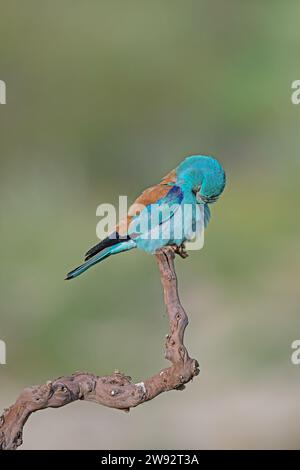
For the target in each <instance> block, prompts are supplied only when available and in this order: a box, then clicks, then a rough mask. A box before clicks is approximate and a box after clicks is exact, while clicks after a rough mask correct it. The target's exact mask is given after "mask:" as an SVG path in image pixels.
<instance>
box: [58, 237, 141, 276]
mask: <svg viewBox="0 0 300 470" xmlns="http://www.w3.org/2000/svg"><path fill="white" fill-rule="evenodd" d="M132 248H136V243H135V242H134V241H133V240H129V241H126V242H122V243H118V244H117V245H114V246H112V247H109V248H107V249H106V250H103V251H101V252H100V253H98V254H97V255H95V256H93V257H92V258H90V259H89V260H87V261H86V262H85V263H83V264H81V265H80V266H78V267H77V268H75V269H73V271H70V272H69V273H68V274H67V277H66V279H67V280H68V279H74V277H77V276H79V275H80V274H82V273H84V272H85V271H86V270H87V269H89V268H91V267H92V266H94V265H95V264H97V263H99V262H100V261H103V260H104V259H106V258H108V257H109V256H111V255H115V254H117V253H121V252H122V251H128V250H132Z"/></svg>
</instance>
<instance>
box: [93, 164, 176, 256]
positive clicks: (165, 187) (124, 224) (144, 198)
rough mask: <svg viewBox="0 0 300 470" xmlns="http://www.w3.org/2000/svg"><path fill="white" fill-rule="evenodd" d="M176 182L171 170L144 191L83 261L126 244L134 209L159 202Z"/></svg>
mask: <svg viewBox="0 0 300 470" xmlns="http://www.w3.org/2000/svg"><path fill="white" fill-rule="evenodd" d="M175 182H176V171H175V170H172V171H171V172H170V173H168V174H167V175H166V176H165V177H164V178H163V179H162V180H161V182H160V183H159V184H156V185H155V186H151V187H150V188H147V189H145V191H143V192H142V194H141V195H140V196H139V197H138V198H137V199H136V200H135V201H134V203H133V204H132V205H131V206H130V207H129V210H128V214H127V217H126V218H125V219H124V220H122V221H121V222H120V223H119V224H118V225H117V226H116V229H115V231H114V232H112V233H111V235H109V236H108V237H106V238H105V239H104V240H102V241H101V242H99V243H97V244H96V245H95V246H93V247H92V248H90V249H89V250H88V251H87V253H86V254H85V260H88V259H89V258H92V257H93V256H95V255H96V254H97V253H99V251H102V250H104V249H105V248H108V247H110V246H113V245H116V244H117V243H121V242H126V241H128V240H129V239H130V237H129V235H128V227H129V224H130V222H131V221H132V219H133V217H134V216H135V215H136V208H137V207H138V206H140V207H141V208H142V207H143V206H149V205H150V204H154V203H156V202H157V201H159V200H161V199H162V198H164V196H166V195H167V194H168V193H169V191H170V189H171V188H172V187H173V186H174V184H175Z"/></svg>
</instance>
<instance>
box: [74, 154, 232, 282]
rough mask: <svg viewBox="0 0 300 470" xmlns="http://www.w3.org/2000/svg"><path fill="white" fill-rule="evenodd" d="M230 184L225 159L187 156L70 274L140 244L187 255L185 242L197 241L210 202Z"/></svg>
mask: <svg viewBox="0 0 300 470" xmlns="http://www.w3.org/2000/svg"><path fill="white" fill-rule="evenodd" d="M225 184H226V177H225V172H224V170H223V168H222V166H221V165H220V163H219V162H218V161H217V160H216V159H214V158H212V157H210V156H204V155H193V156H190V157H187V158H185V159H184V160H183V161H182V162H181V163H180V165H178V166H177V167H176V168H175V169H174V170H172V171H171V172H170V173H168V174H167V175H166V176H165V177H164V178H163V179H162V180H161V182H160V183H158V184H157V185H155V186H152V187H150V188H148V189H146V190H145V191H144V192H143V193H142V194H141V195H140V196H139V197H138V198H137V199H136V200H135V202H134V204H133V205H132V206H131V207H130V208H129V211H128V215H127V218H126V219H125V220H123V221H122V222H121V223H120V224H119V225H117V226H116V228H115V230H114V231H113V233H112V234H111V235H110V236H108V237H107V238H105V239H104V240H102V241H101V242H99V243H97V244H96V245H95V246H93V247H92V248H91V249H90V250H89V251H88V252H87V253H86V255H85V262H84V263H83V264H82V265H80V266H78V267H77V268H75V269H74V270H73V271H71V272H69V273H68V274H67V277H66V279H73V278H75V277H77V276H79V275H80V274H81V273H83V272H84V271H86V270H87V269H89V268H90V267H91V266H94V265H95V264H97V263H99V262H100V261H103V260H104V259H106V258H108V257H109V256H111V255H115V254H117V253H121V252H123V251H128V250H132V249H133V248H139V249H140V250H143V251H145V252H147V253H151V254H155V252H156V251H157V250H159V249H161V248H163V247H165V246H171V247H172V248H173V249H174V251H175V252H176V253H178V254H180V255H181V256H182V257H185V256H187V254H186V252H185V250H184V243H185V242H186V241H189V240H192V239H193V238H194V237H195V236H197V234H198V233H199V232H201V231H202V230H203V228H204V226H205V227H206V226H207V224H208V222H209V219H210V209H209V206H208V205H209V204H211V203H214V202H216V201H217V199H218V198H219V196H220V195H221V194H222V192H223V190H224V188H225Z"/></svg>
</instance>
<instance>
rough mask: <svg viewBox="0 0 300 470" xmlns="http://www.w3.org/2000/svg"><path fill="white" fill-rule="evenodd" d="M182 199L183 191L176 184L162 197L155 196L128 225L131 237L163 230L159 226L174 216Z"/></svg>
mask: <svg viewBox="0 0 300 470" xmlns="http://www.w3.org/2000/svg"><path fill="white" fill-rule="evenodd" d="M182 200H183V192H182V190H181V188H180V187H179V186H176V185H174V186H172V187H169V189H168V192H167V193H166V194H165V195H163V196H162V197H159V196H158V197H155V198H154V199H153V200H151V202H150V203H148V204H146V205H145V206H143V208H142V210H141V211H140V212H139V213H138V214H137V215H135V216H133V217H132V219H131V221H130V223H129V227H128V232H129V236H130V238H133V239H135V238H136V237H138V236H139V235H145V234H146V233H148V234H149V235H150V233H152V231H155V232H156V231H157V230H161V229H160V228H159V227H161V228H162V227H163V226H165V225H166V223H168V222H169V221H170V220H171V219H172V218H173V216H174V214H175V212H176V211H177V210H178V209H179V207H180V204H181V202H182ZM155 205H156V206H157V208H155ZM155 209H157V210H155Z"/></svg>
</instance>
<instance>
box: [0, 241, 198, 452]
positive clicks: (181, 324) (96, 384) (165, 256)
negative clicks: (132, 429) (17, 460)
mask: <svg viewBox="0 0 300 470" xmlns="http://www.w3.org/2000/svg"><path fill="white" fill-rule="evenodd" d="M174 256H175V255H174V250H172V249H171V248H166V249H163V250H161V251H160V252H158V253H157V254H156V259H157V262H158V266H159V271H160V277H161V282H162V285H163V290H164V300H165V304H166V308H167V313H168V317H169V323H170V333H169V334H168V335H167V336H166V344H165V347H166V351H165V357H166V358H167V359H168V360H169V361H171V363H172V365H171V366H170V367H168V368H166V369H162V370H161V371H160V372H158V373H157V374H155V375H153V376H152V377H150V378H148V379H146V380H145V381H144V382H140V383H132V381H131V378H130V377H127V376H125V375H124V374H122V373H121V372H119V371H115V372H114V373H113V374H112V375H109V376H102V377H99V376H97V375H95V374H89V373H86V372H75V373H74V374H72V375H71V376H68V377H59V378H58V379H55V380H52V381H48V382H47V383H46V384H43V385H37V386H32V387H28V388H25V389H24V390H23V391H22V392H21V394H20V396H19V397H18V399H17V400H16V402H15V403H14V404H13V405H12V406H10V408H8V409H6V410H4V413H3V415H2V416H1V417H0V449H16V448H17V447H19V446H20V445H21V444H22V442H23V441H22V436H23V427H24V425H25V423H26V421H27V419H28V418H29V416H30V415H31V413H33V412H35V411H38V410H43V409H45V408H49V407H50V408H59V407H61V406H64V405H67V404H68V403H71V402H73V401H75V400H88V401H93V402H95V403H98V404H100V405H104V406H109V407H111V408H117V409H120V410H124V411H129V410H130V408H132V407H135V406H138V405H140V404H141V403H144V402H146V401H148V400H152V399H153V398H155V397H156V396H157V395H159V394H160V393H162V392H166V391H168V390H182V389H183V388H184V384H185V383H187V382H189V381H190V380H192V379H193V377H194V376H196V375H198V373H199V369H198V366H199V365H198V362H197V361H196V360H195V359H191V358H190V357H189V354H188V352H187V350H186V347H185V346H184V343H183V338H184V331H185V328H186V326H187V324H188V318H187V315H186V313H185V311H184V309H183V307H182V305H181V303H180V300H179V296H178V290H177V277H176V273H175V268H174Z"/></svg>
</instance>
